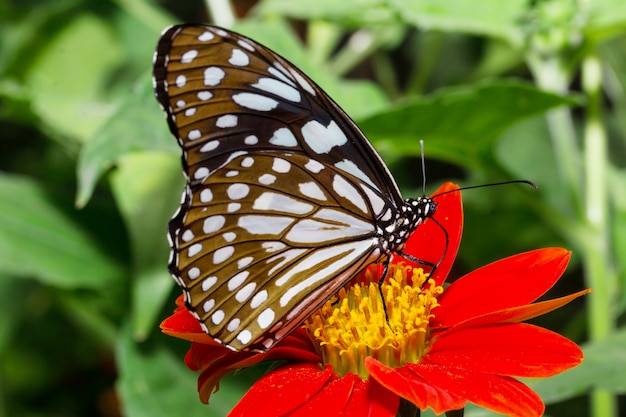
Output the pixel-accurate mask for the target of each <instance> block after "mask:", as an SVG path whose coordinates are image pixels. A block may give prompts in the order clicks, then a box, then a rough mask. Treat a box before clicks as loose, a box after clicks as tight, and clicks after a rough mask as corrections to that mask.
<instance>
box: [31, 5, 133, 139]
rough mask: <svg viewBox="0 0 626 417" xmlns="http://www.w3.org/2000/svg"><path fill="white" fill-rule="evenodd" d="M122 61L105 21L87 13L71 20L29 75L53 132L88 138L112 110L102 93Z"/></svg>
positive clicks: (34, 98) (35, 105)
mask: <svg viewBox="0 0 626 417" xmlns="http://www.w3.org/2000/svg"><path fill="white" fill-rule="evenodd" d="M120 59H121V51H120V49H119V46H118V44H117V43H116V42H115V38H114V37H113V34H112V33H111V32H110V28H109V26H108V25H107V24H106V23H105V22H104V20H101V19H99V18H98V17H96V16H93V15H89V14H83V15H80V17H78V18H76V19H74V20H71V21H69V22H67V23H66V25H65V26H64V27H63V29H62V30H61V31H60V32H59V33H58V34H57V35H56V37H55V38H54V39H53V40H52V41H51V42H50V43H49V44H48V46H47V48H46V49H45V50H44V51H42V53H41V54H40V55H39V56H38V57H37V59H36V60H35V62H34V63H33V65H32V66H31V68H30V71H29V72H28V73H27V76H26V85H27V87H28V88H29V89H30V93H31V95H32V105H33V108H34V110H35V112H36V113H37V114H38V115H39V117H41V119H42V120H44V121H45V122H46V123H47V124H48V125H49V126H51V127H52V128H53V129H54V130H55V131H57V132H60V133H63V134H65V135H69V136H71V137H74V138H76V139H78V140H85V139H86V138H87V137H89V136H90V135H91V134H93V132H94V131H95V129H97V127H98V126H100V124H101V123H102V122H103V121H104V120H105V119H106V117H108V115H109V114H110V113H111V111H112V110H113V109H114V108H113V106H111V105H109V104H107V103H105V102H104V101H103V98H102V97H103V95H104V94H103V91H104V89H105V87H106V82H107V79H108V78H109V76H110V74H111V73H112V71H113V69H114V68H115V67H116V66H117V65H118V63H119V62H120Z"/></svg>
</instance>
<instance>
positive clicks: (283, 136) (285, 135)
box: [270, 127, 298, 147]
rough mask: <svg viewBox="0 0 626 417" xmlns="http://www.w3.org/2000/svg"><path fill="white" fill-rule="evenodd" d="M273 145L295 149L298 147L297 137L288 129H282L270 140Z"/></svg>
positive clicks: (276, 131)
mask: <svg viewBox="0 0 626 417" xmlns="http://www.w3.org/2000/svg"><path fill="white" fill-rule="evenodd" d="M270 143H271V144H272V145H278V146H287V147H294V146H298V141H297V140H296V137H295V136H294V135H293V133H291V130H290V129H289V128H286V127H281V128H280V129H276V130H275V131H274V135H273V136H272V137H271V138H270Z"/></svg>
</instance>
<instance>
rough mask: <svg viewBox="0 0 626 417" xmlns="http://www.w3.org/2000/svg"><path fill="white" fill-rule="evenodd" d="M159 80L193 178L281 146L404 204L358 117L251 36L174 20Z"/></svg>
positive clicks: (160, 57)
mask: <svg viewBox="0 0 626 417" xmlns="http://www.w3.org/2000/svg"><path fill="white" fill-rule="evenodd" d="M154 82H155V91H156V94H157V98H158V100H159V103H160V104H161V106H162V107H163V108H164V109H165V111H166V113H167V116H168V121H169V126H170V130H171V131H172V133H173V134H174V135H175V136H176V137H177V138H178V141H179V143H180V145H181V147H182V148H183V161H184V162H183V163H184V165H185V170H186V173H187V175H188V177H189V180H190V182H191V184H195V183H197V182H201V181H202V179H203V178H205V177H206V176H207V175H208V174H209V173H211V172H213V171H215V170H216V169H219V167H220V166H222V164H224V162H225V161H227V160H228V159H229V157H230V156H231V154H232V153H233V152H237V151H241V150H246V151H249V152H258V151H262V150H283V151H293V152H303V153H304V154H306V155H307V156H309V157H311V158H313V159H316V160H320V161H322V162H324V163H325V164H328V165H332V166H335V167H336V168H338V169H341V170H344V171H346V172H348V173H350V174H352V175H355V176H357V177H358V178H360V179H361V180H362V181H364V182H366V183H368V184H370V185H372V186H373V187H374V188H375V189H376V190H377V191H379V192H381V193H382V194H384V195H386V196H387V197H388V198H389V199H390V200H391V201H392V202H393V203H394V205H395V206H396V207H399V206H400V205H401V203H402V198H401V195H400V192H399V191H398V188H397V186H396V184H395V182H394V180H393V178H392V176H391V175H390V173H389V171H388V170H387V168H386V167H385V165H384V163H383V162H382V160H381V159H380V157H379V156H378V154H377V153H376V151H375V150H374V148H373V147H372V146H371V145H370V144H369V142H368V141H367V139H366V138H365V137H364V135H363V134H362V133H361V131H360V130H359V129H358V127H357V126H356V125H355V124H354V122H352V120H350V118H349V117H348V116H347V115H346V114H345V113H344V112H343V111H342V110H341V109H340V108H339V107H338V106H337V105H336V104H335V103H334V101H332V99H331V98H330V97H328V95H327V94H325V93H324V92H323V91H322V90H321V89H320V88H319V87H318V86H317V85H316V84H315V83H314V82H313V81H312V80H310V79H309V78H308V77H307V76H306V75H305V74H303V73H302V72H301V71H299V70H298V69H297V68H296V67H295V66H293V65H292V64H291V63H289V62H288V61H287V60H285V59H283V58H282V57H280V56H278V55H277V54H275V53H273V52H272V51H270V50H269V49H267V48H265V47H264V46H262V45H260V44H258V43H256V42H254V41H253V40H251V39H248V38H246V37H243V36H241V35H238V34H236V33H233V32H229V31H226V30H224V29H220V28H216V27H212V26H205V25H179V26H173V27H171V28H169V29H168V30H166V31H165V32H164V33H163V35H162V37H161V40H160V42H159V44H158V46H157V53H156V55H155V64H154Z"/></svg>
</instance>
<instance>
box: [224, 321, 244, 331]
mask: <svg viewBox="0 0 626 417" xmlns="http://www.w3.org/2000/svg"><path fill="white" fill-rule="evenodd" d="M240 324H241V320H239V319H238V318H234V319H232V320H231V321H230V322H229V323H228V326H226V330H228V331H229V332H234V331H235V330H237V329H238V328H239V325H240Z"/></svg>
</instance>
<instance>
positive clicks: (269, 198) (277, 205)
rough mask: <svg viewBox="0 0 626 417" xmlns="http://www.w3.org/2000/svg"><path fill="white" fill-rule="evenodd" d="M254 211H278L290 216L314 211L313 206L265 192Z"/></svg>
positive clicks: (254, 206)
mask: <svg viewBox="0 0 626 417" xmlns="http://www.w3.org/2000/svg"><path fill="white" fill-rule="evenodd" d="M252 208H253V209H254V210H261V211H277V212H282V213H290V214H306V213H309V212H310V211H311V210H313V206H312V205H311V204H308V203H304V202H302V201H298V200H296V199H295V198H291V197H289V196H286V195H284V194H278V193H272V192H265V193H263V194H261V195H260V196H259V197H258V198H257V199H256V200H254V204H253V206H252Z"/></svg>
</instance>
